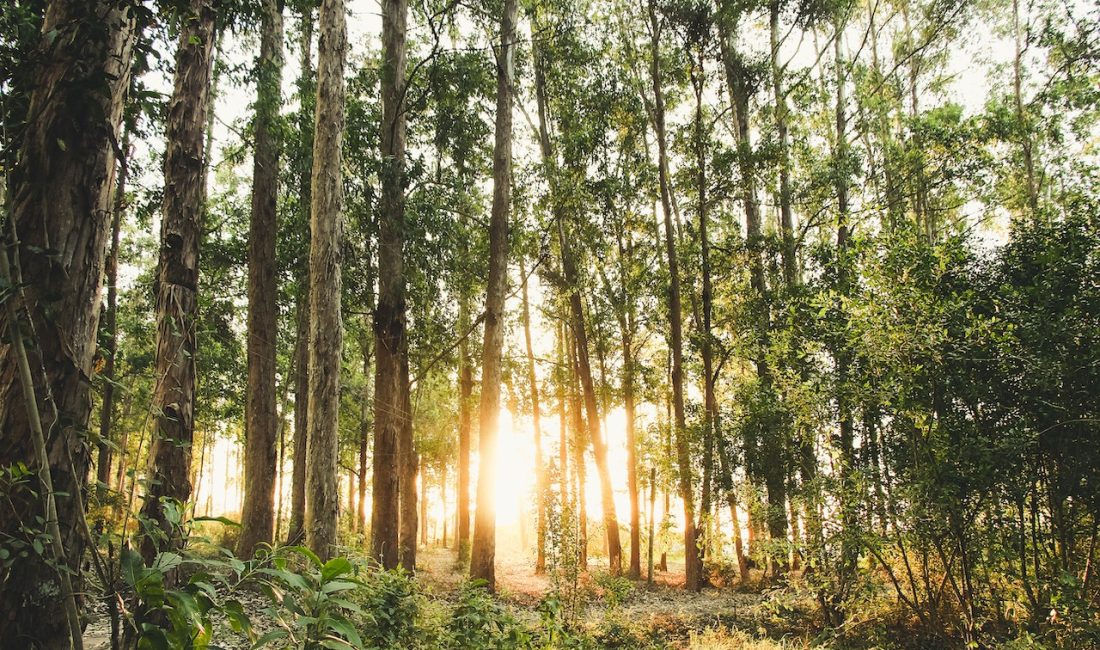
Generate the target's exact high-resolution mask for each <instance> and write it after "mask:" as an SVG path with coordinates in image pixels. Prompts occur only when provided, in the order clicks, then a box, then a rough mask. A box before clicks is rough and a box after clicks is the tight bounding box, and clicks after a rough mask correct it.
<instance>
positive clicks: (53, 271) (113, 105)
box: [0, 0, 133, 647]
mask: <svg viewBox="0 0 1100 650" xmlns="http://www.w3.org/2000/svg"><path fill="white" fill-rule="evenodd" d="M59 36H60V37H59ZM132 38H133V25H132V24H131V23H130V22H129V21H128V19H127V18H126V16H125V14H124V13H123V11H122V9H121V8H118V7H117V6H116V5H115V4H114V3H111V2H105V1H99V2H89V1H88V0H71V1H70V0H52V1H51V2H49V3H48V5H47V7H46V14H45V19H44V21H43V24H42V29H41V37H40V38H39V40H38V42H37V43H36V45H35V46H34V50H35V53H36V56H35V59H34V60H35V63H34V64H33V66H32V70H31V78H32V79H33V81H34V85H33V87H29V88H21V89H19V90H21V91H25V92H26V93H27V96H26V113H25V114H23V115H22V119H21V122H22V124H23V127H22V132H21V136H22V138H21V139H22V142H21V144H20V147H19V153H18V157H17V158H15V160H14V162H15V164H14V166H12V167H9V166H8V164H7V162H8V161H5V169H11V173H10V175H9V176H8V178H7V179H6V182H7V188H6V190H7V191H6V193H5V194H6V197H7V199H8V201H7V202H6V206H5V207H6V209H7V214H6V217H7V219H6V225H7V227H8V228H10V229H11V234H12V235H14V239H15V241H16V242H18V244H17V245H16V246H15V247H14V248H12V249H11V250H12V256H11V257H12V264H13V265H15V270H16V271H21V275H22V277H23V278H24V279H25V284H23V288H22V291H21V294H22V298H23V300H22V301H21V303H22V304H21V305H20V306H21V307H22V310H21V311H25V316H26V318H27V322H28V324H29V325H30V329H29V332H28V333H30V334H33V336H34V339H35V346H34V348H33V349H31V350H29V351H28V354H29V355H30V356H31V359H32V361H33V368H34V369H35V373H34V374H35V377H34V383H35V393H36V395H35V396H33V397H32V399H28V400H26V401H24V399H21V397H24V398H25V397H26V395H25V394H24V393H23V388H22V387H21V384H20V379H19V373H18V370H17V366H18V364H19V359H18V358H17V356H18V355H17V351H16V350H15V349H14V348H15V346H11V345H5V346H3V347H0V431H2V432H3V433H2V434H0V467H5V468H6V467H13V466H16V465H17V464H19V463H23V464H25V465H26V466H28V467H36V468H38V473H37V475H36V476H35V477H33V478H32V479H31V480H30V481H28V482H27V483H26V484H25V485H24V486H23V487H21V488H17V489H12V490H11V491H9V492H8V494H7V497H6V499H5V503H4V505H3V506H0V535H2V536H3V537H4V538H5V539H25V537H26V534H25V533H24V532H21V531H22V525H23V522H27V521H34V518H35V517H36V516H41V517H43V518H45V517H44V515H45V514H46V508H45V507H44V502H43V498H42V497H43V496H44V494H45V490H44V489H43V488H44V486H43V485H42V484H41V483H40V482H39V479H38V477H39V476H43V475H44V473H46V472H47V471H48V474H49V475H51V477H52V483H53V487H54V489H55V490H57V491H58V492H63V493H65V494H67V495H68V496H62V495H58V496H57V498H56V501H55V502H56V520H57V523H58V528H59V533H60V537H61V541H62V547H63V549H64V558H63V561H64V564H65V570H66V571H69V572H70V573H71V574H72V575H74V576H76V578H77V579H76V582H77V584H76V585H75V586H74V588H75V589H77V590H78V591H80V590H81V589H80V587H81V585H80V582H79V575H80V572H79V566H80V561H81V558H82V557H83V554H84V548H85V543H86V542H85V540H84V538H83V536H82V531H81V523H82V517H83V516H84V509H83V501H82V499H81V492H82V488H83V481H84V476H85V475H86V473H87V469H88V462H89V457H88V453H87V451H86V449H85V447H84V446H83V445H80V444H78V443H77V440H78V438H77V436H78V435H79V432H82V431H84V430H85V429H86V428H87V425H88V419H89V417H90V415H91V394H90V388H89V385H88V383H87V377H89V376H91V374H92V363H93V358H94V354H95V335H96V329H97V327H98V323H99V293H100V288H101V286H102V281H103V280H102V278H103V264H104V256H105V254H106V244H107V237H108V236H109V233H110V214H111V211H110V198H109V197H110V195H111V186H112V182H113V174H112V169H113V168H114V165H115V157H114V153H113V149H112V146H111V143H112V142H114V141H115V139H116V138H117V135H118V128H119V124H120V122H121V118H122V107H123V99H124V94H125V90H126V88H127V87H128V86H129V78H130V58H131V57H130V53H131V46H132ZM104 83H105V84H106V85H104ZM102 88H105V89H106V92H101V90H100V89H102ZM5 103H6V102H5ZM7 108H8V107H7V106H6V107H5V112H6V111H7ZM4 144H5V146H7V145H8V144H9V143H7V142H5V143H4ZM7 244H8V242H7V234H6V235H5V245H7ZM8 299H9V300H11V298H8ZM7 320H8V319H7V315H6V314H4V315H0V330H3V331H4V332H5V338H6V336H7V334H6V333H7V332H12V331H15V329H16V328H14V327H12V325H11V324H9V323H8V322H7ZM47 399H52V402H53V405H54V406H55V407H56V412H57V417H58V418H59V420H55V418H54V415H53V413H52V412H50V413H44V418H43V421H42V424H43V426H44V427H46V429H45V430H47V431H49V432H50V436H49V438H48V439H47V440H46V441H45V444H46V446H47V450H48V456H49V458H50V465H49V467H48V468H45V467H41V466H40V464H39V463H37V462H36V460H35V458H36V455H35V451H34V448H33V446H32V443H31V441H32V439H33V437H32V431H31V421H30V419H31V417H32V416H31V414H30V413H28V411H27V408H26V404H28V403H34V402H35V401H37V402H38V403H40V404H44V403H46V401H45V400H47ZM54 424H56V425H57V426H54ZM70 460H71V463H70ZM25 541H26V542H27V543H28V544H30V542H31V541H32V540H29V539H26V540H25ZM57 550H58V551H59V552H60V551H61V549H57ZM59 579H60V578H59V574H58V572H57V567H56V566H55V565H54V564H52V562H51V560H49V559H48V555H46V554H31V555H29V556H28V557H26V558H23V559H21V560H20V561H19V562H16V563H14V564H11V565H10V566H8V567H5V568H3V569H0V611H2V612H4V614H3V615H0V639H3V640H4V642H5V643H11V644H13V646H14V645H20V644H22V645H26V646H31V645H34V644H41V645H42V646H47V647H48V646H61V645H63V644H64V643H65V642H66V639H67V637H68V636H69V634H70V632H69V627H68V625H67V622H68V620H69V619H68V618H67V617H66V615H65V607H66V605H65V603H64V601H63V599H62V597H61V596H60V594H61V589H60V586H59V585H60V583H59ZM16 613H17V615H16Z"/></svg>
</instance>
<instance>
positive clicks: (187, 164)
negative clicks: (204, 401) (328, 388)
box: [141, 0, 216, 563]
mask: <svg viewBox="0 0 1100 650" xmlns="http://www.w3.org/2000/svg"><path fill="white" fill-rule="evenodd" d="M215 17H216V16H215V12H214V7H213V4H212V2H210V0H192V1H191V3H190V4H189V6H188V10H187V14H186V15H185V17H184V22H183V29H181V30H180V40H179V46H178V49H177V50H176V79H175V87H174V89H173V91H172V99H171V100H170V102H169V104H168V117H167V124H166V126H165V138H166V139H167V142H168V144H167V150H166V152H165V155H164V215H163V218H162V220H161V232H160V260H159V262H158V265H157V307H156V310H157V343H156V346H157V352H156V377H157V387H156V391H155V393H154V395H153V412H154V414H155V425H154V426H155V428H154V436H153V443H152V446H151V449H150V458H151V459H152V462H151V463H150V466H151V468H152V475H151V476H150V477H149V481H148V486H149V487H148V489H147V491H146V495H145V503H144V504H143V505H142V509H141V513H142V516H143V517H144V519H145V520H146V521H149V522H152V523H153V524H155V526H156V527H157V528H158V529H159V531H160V533H159V535H153V534H149V535H146V536H144V538H143V539H142V542H141V554H142V556H143V557H144V558H145V561H146V563H150V562H152V560H153V557H154V556H155V555H156V553H157V551H158V550H161V549H163V548H179V546H181V545H182V544H183V542H184V540H183V536H182V532H183V531H182V529H181V528H180V525H179V524H180V522H179V521H172V520H171V519H170V517H169V513H170V512H180V511H181V506H182V505H183V504H185V503H187V501H188V499H189V498H190V497H191V443H192V441H193V440H194V437H195V352H196V340H195V338H196V332H195V321H196V317H197V315H198V283H199V242H200V241H201V239H202V216H203V213H204V210H205V206H204V203H205V201H206V178H205V176H204V173H203V172H204V169H205V166H204V161H205V157H206V151H205V145H206V143H205V140H204V137H203V136H204V134H205V132H206V115H207V111H208V110H209V108H210V107H209V103H210V78H211V66H212V63H213V57H212V53H213V47H214V23H215ZM160 536H163V537H160Z"/></svg>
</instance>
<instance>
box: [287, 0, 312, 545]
mask: <svg viewBox="0 0 1100 650" xmlns="http://www.w3.org/2000/svg"><path fill="white" fill-rule="evenodd" d="M301 21H302V27H301V37H302V38H301V45H300V48H301V53H302V57H301V69H302V72H301V75H300V76H299V77H298V101H299V102H301V105H302V106H301V109H300V110H299V113H298V132H299V138H300V139H301V143H300V146H301V159H300V160H299V161H298V206H299V210H300V212H301V215H300V216H301V223H302V225H303V227H304V230H305V239H306V241H307V242H308V240H309V220H310V210H311V209H312V206H311V204H312V203H313V188H312V186H311V183H312V174H313V118H314V116H313V111H312V110H310V109H311V107H313V105H314V104H315V103H316V97H315V96H314V91H313V55H312V51H313V10H312V9H311V8H306V9H305V10H304V11H303V12H302V18H301ZM307 246H308V243H307ZM307 251H308V248H307ZM304 257H305V259H304V260H302V263H301V265H300V266H301V270H300V273H301V275H302V279H301V284H299V286H298V304H297V307H296V309H297V315H296V318H295V330H296V331H297V338H296V339H295V343H294V471H293V473H292V475H291V481H290V527H289V530H288V532H287V542H288V543H290V544H298V543H301V542H302V541H303V540H304V539H305V517H306V465H307V463H308V448H309V446H308V439H309V437H308V433H307V431H308V429H309V302H310V296H309V294H310V290H309V289H310V287H309V259H308V257H309V256H308V254H306V255H304Z"/></svg>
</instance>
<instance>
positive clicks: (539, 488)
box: [519, 256, 547, 575]
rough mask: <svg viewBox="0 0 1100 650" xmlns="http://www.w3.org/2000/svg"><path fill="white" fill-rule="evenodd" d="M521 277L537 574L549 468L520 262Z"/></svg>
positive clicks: (542, 567) (542, 559)
mask: <svg viewBox="0 0 1100 650" xmlns="http://www.w3.org/2000/svg"><path fill="white" fill-rule="evenodd" d="M519 275H520V278H522V281H523V294H522V295H523V340H524V343H525V345H526V348H527V384H528V386H529V388H530V391H531V421H532V425H533V427H532V428H533V429H534V435H535V495H536V496H535V510H536V518H537V522H536V526H537V533H536V534H537V542H536V549H535V573H536V574H540V575H541V574H543V573H545V572H546V492H547V480H546V467H545V466H544V464H543V457H542V413H541V411H540V408H539V378H538V375H537V374H536V373H535V351H534V346H533V344H532V341H531V306H530V301H529V299H528V295H527V269H526V268H525V266H524V263H523V257H522V256H521V257H520V259H519Z"/></svg>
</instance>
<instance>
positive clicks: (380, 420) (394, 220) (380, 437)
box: [371, 0, 409, 569]
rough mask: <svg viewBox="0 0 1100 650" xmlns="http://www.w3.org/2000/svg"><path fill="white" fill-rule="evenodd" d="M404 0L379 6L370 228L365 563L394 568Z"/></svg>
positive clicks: (401, 319)
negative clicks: (370, 450) (375, 207)
mask: <svg viewBox="0 0 1100 650" xmlns="http://www.w3.org/2000/svg"><path fill="white" fill-rule="evenodd" d="M408 8H409V7H408V2H407V0H385V1H384V2H383V3H382V125H381V131H382V132H381V134H380V136H381V151H382V172H381V180H382V202H381V212H380V221H379V228H378V279H379V282H378V308H377V309H376V310H375V314H374V336H375V343H374V349H375V355H376V356H375V358H376V363H375V369H374V459H375V460H374V479H373V490H372V499H373V500H372V512H371V557H373V558H374V559H375V560H377V561H378V562H379V563H380V564H381V565H382V566H383V567H384V568H386V569H393V568H395V567H396V566H397V565H398V563H399V562H400V559H401V558H400V555H401V552H400V517H401V514H400V513H401V504H400V493H401V474H402V469H401V462H400V457H399V454H400V447H401V439H402V437H403V436H404V435H405V424H404V423H405V419H406V418H407V417H408V414H406V413H405V412H404V409H405V394H406V393H407V392H408V390H409V386H408V381H406V379H405V374H404V373H403V372H402V367H403V364H404V362H405V359H406V357H407V355H408V340H407V335H406V332H405V328H406V316H405V260H404V246H405V101H404V100H405V83H406V79H405V66H406V63H405V61H406V59H405V57H406V46H405V31H406V27H405V23H406V19H407V14H408Z"/></svg>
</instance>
